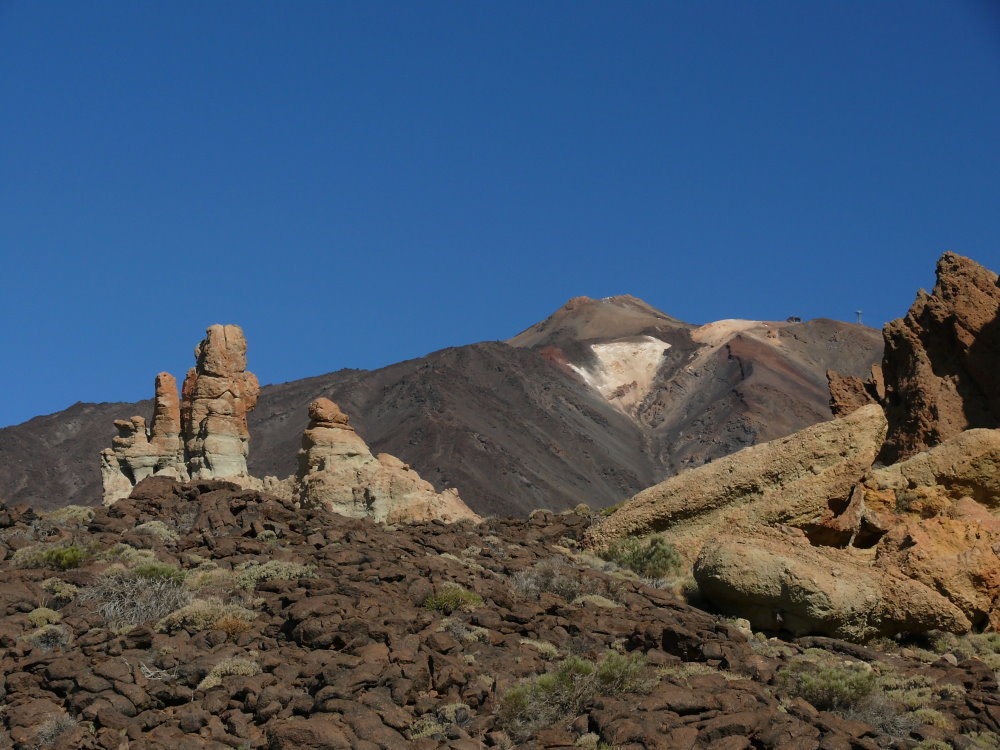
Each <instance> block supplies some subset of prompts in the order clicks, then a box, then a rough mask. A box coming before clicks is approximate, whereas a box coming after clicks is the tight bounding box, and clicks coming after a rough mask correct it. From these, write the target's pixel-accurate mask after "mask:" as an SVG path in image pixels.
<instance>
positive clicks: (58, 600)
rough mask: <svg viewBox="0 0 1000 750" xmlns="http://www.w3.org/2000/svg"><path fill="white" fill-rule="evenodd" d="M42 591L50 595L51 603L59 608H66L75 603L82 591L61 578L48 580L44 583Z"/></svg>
mask: <svg viewBox="0 0 1000 750" xmlns="http://www.w3.org/2000/svg"><path fill="white" fill-rule="evenodd" d="M42 591H44V592H45V593H46V594H48V595H49V597H50V601H49V603H50V604H51V605H52V606H53V607H57V608H58V607H64V606H66V605H67V604H69V603H70V602H71V601H73V599H75V598H76V595H77V594H78V593H79V591H80V589H78V588H77V587H76V586H74V585H73V584H72V583H67V582H66V581H64V580H62V579H61V578H46V579H45V580H44V581H42Z"/></svg>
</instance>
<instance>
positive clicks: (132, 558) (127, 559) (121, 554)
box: [97, 542, 156, 568]
mask: <svg viewBox="0 0 1000 750" xmlns="http://www.w3.org/2000/svg"><path fill="white" fill-rule="evenodd" d="M97 558H98V559H99V560H103V561H105V562H120V563H121V564H122V565H125V566H127V567H129V568H131V567H134V566H136V565H142V564H144V563H152V562H156V554H155V553H154V552H153V550H150V549H136V548H135V547H133V546H132V545H131V544H125V543H124V542H118V544H116V545H114V546H113V547H109V548H108V549H106V550H104V551H103V552H101V553H100V554H99V555H98V556H97Z"/></svg>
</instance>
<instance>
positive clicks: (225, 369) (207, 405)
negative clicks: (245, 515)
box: [181, 325, 260, 479]
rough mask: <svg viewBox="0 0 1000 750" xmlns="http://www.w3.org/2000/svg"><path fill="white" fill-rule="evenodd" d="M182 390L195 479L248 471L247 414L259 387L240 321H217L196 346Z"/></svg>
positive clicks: (190, 467) (183, 416)
mask: <svg viewBox="0 0 1000 750" xmlns="http://www.w3.org/2000/svg"><path fill="white" fill-rule="evenodd" d="M194 355H195V360H196V362H197V364H196V366H195V367H193V368H191V369H190V370H189V371H188V374H187V377H186V378H185V379H184V388H183V390H182V393H181V429H182V432H183V435H184V445H185V451H186V455H187V461H188V471H189V473H190V475H191V477H192V478H193V479H213V478H225V477H235V476H241V475H245V474H247V473H248V472H247V455H248V454H249V452H250V430H249V429H248V427H247V414H249V413H250V412H251V411H252V410H253V408H254V407H255V406H256V405H257V396H258V395H259V394H260V385H259V384H258V382H257V378H256V376H254V375H253V373H250V372H247V369H246V368H247V342H246V338H245V337H244V336H243V330H242V329H241V328H240V327H239V326H236V325H213V326H210V327H209V328H208V330H207V331H206V336H205V339H204V340H203V341H202V342H201V343H200V344H198V346H197V347H196V348H195V350H194Z"/></svg>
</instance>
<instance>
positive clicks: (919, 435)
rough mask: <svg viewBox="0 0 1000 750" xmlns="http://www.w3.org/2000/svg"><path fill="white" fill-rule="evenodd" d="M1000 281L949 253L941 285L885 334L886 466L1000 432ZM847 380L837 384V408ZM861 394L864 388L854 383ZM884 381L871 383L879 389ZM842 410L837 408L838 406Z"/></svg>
mask: <svg viewBox="0 0 1000 750" xmlns="http://www.w3.org/2000/svg"><path fill="white" fill-rule="evenodd" d="M998 311H1000V281H998V278H997V275H996V274H995V273H994V272H993V271H990V270H989V269H986V268H984V267H983V266H981V265H979V264H978V263H976V262H975V261H973V260H970V259H969V258H965V257H963V256H961V255H956V254H955V253H945V254H944V255H942V256H941V259H940V260H939V261H938V263H937V283H936V284H935V286H934V290H933V291H932V292H931V293H930V294H928V293H927V292H925V291H924V290H922V289H921V290H920V291H919V292H918V293H917V299H916V301H915V302H914V303H913V306H912V307H910V310H909V312H908V313H907V314H906V317H903V318H899V319H897V320H893V321H891V322H889V323H886V325H885V328H884V329H883V331H882V336H883V338H884V340H885V352H884V354H883V358H882V368H881V370H882V376H883V378H884V393H881V394H879V395H881V396H882V398H881V399H880V400H881V401H882V403H883V406H884V407H885V411H886V416H887V417H888V420H889V430H888V434H887V436H886V442H885V446H884V448H883V450H882V453H881V456H880V459H881V460H882V461H883V462H884V463H894V462H896V461H899V460H900V459H904V458H908V457H909V456H912V455H914V454H916V453H919V452H921V451H923V450H926V449H927V448H932V447H934V446H935V445H938V444H939V443H941V442H943V441H945V440H947V439H948V438H950V437H952V436H954V435H957V434H958V433H960V432H962V431H963V430H968V429H971V428H976V427H1000V318H998ZM843 385H844V381H840V380H838V381H836V382H834V381H831V389H834V388H836V389H837V391H838V392H834V393H832V397H833V400H834V402H837V401H838V400H839V399H840V398H841V396H842V395H843V393H842V391H843V387H842V386H843ZM851 385H852V387H851V388H850V390H851V391H853V392H854V393H855V395H856V394H857V384H856V383H853V384H851ZM878 386H879V383H878V382H877V378H873V379H871V380H869V381H868V382H867V383H865V384H864V389H865V390H867V391H868V392H869V393H872V392H873V391H876V390H878ZM834 408H835V409H836V408H837V404H836V403H835V404H834Z"/></svg>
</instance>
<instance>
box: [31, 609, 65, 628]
mask: <svg viewBox="0 0 1000 750" xmlns="http://www.w3.org/2000/svg"><path fill="white" fill-rule="evenodd" d="M60 620H62V615H61V614H59V613H58V612H56V611H55V610H53V609H49V608H48V607H39V608H38V609H33V610H31V611H30V612H29V613H28V622H30V623H31V624H32V625H34V626H35V627H36V628H40V627H41V626H42V625H51V624H53V623H56V622H59V621H60Z"/></svg>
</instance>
